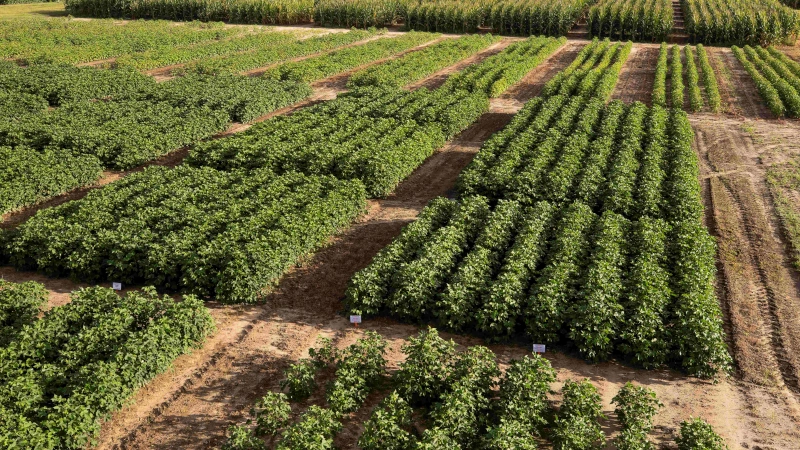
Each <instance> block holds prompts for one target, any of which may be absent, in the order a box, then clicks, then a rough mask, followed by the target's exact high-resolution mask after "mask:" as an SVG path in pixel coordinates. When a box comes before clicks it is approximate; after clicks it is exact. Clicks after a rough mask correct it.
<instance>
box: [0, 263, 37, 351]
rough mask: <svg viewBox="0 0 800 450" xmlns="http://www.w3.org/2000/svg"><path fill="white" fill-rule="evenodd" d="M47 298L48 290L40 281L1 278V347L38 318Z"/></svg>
mask: <svg viewBox="0 0 800 450" xmlns="http://www.w3.org/2000/svg"><path fill="white" fill-rule="evenodd" d="M47 298H48V292H47V290H46V289H45V288H44V286H43V285H41V284H39V283H36V282H33V281H26V282H24V283H12V282H9V281H5V280H2V279H0V347H4V346H6V345H7V344H8V343H9V341H11V340H12V339H14V337H16V335H17V333H19V331H20V330H21V329H22V328H23V327H24V326H26V325H30V324H32V323H33V322H34V321H35V320H36V318H37V316H38V315H39V310H40V309H41V308H42V307H43V306H45V305H46V304H47Z"/></svg>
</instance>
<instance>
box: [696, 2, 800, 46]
mask: <svg viewBox="0 0 800 450" xmlns="http://www.w3.org/2000/svg"><path fill="white" fill-rule="evenodd" d="M682 6H683V12H684V16H685V17H686V32H687V33H689V36H690V38H691V39H692V41H694V42H702V43H704V44H739V45H742V44H751V45H768V44H777V43H780V42H783V41H786V40H789V39H790V38H791V37H792V36H795V37H796V36H797V34H798V31H800V17H799V16H798V12H797V11H795V10H793V9H791V8H789V7H787V6H784V5H782V4H781V3H780V1H778V0H753V1H750V0H683V1H682Z"/></svg>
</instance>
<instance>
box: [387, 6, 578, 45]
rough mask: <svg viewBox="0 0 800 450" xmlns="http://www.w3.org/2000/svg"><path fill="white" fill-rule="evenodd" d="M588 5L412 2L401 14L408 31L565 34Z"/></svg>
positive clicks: (524, 34) (529, 34)
mask: <svg viewBox="0 0 800 450" xmlns="http://www.w3.org/2000/svg"><path fill="white" fill-rule="evenodd" d="M588 3H589V2H587V1H586V0H558V1H542V0H482V1H477V2H468V3H465V2H461V1H457V0H435V1H412V2H409V3H408V4H407V6H406V7H405V10H404V12H403V14H402V18H403V21H404V23H405V27H406V28H407V29H412V30H426V31H440V32H447V33H474V32H476V31H478V28H479V27H488V28H490V29H491V30H492V31H493V32H495V33H498V34H512V35H521V36H531V35H538V34H543V35H548V36H563V35H566V34H567V32H568V31H569V29H570V28H571V27H572V25H573V24H574V23H575V21H576V20H577V19H578V16H580V14H581V13H582V12H583V11H584V8H585V7H586V5H587V4H588Z"/></svg>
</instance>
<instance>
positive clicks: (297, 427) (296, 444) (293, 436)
mask: <svg viewBox="0 0 800 450" xmlns="http://www.w3.org/2000/svg"><path fill="white" fill-rule="evenodd" d="M341 429H342V424H341V422H340V421H339V415H338V414H337V413H336V412H334V411H331V410H329V409H324V408H320V407H319V406H316V405H312V406H309V407H308V410H306V412H304V413H303V415H302V416H300V420H299V421H298V422H297V423H295V424H294V425H292V426H290V427H289V428H287V429H286V431H284V432H283V435H282V436H281V441H280V442H279V443H278V445H277V447H275V448H276V449H277V450H329V449H331V450H332V449H333V448H334V447H333V438H334V436H336V433H338V432H339V430H341Z"/></svg>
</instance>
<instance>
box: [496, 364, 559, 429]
mask: <svg viewBox="0 0 800 450" xmlns="http://www.w3.org/2000/svg"><path fill="white" fill-rule="evenodd" d="M555 381H556V371H555V369H553V367H552V366H551V365H550V361H548V360H546V359H545V358H543V357H541V356H539V355H537V354H534V355H532V356H530V357H529V356H524V357H522V359H520V360H512V361H511V362H510V363H509V366H508V369H506V371H505V373H504V374H503V378H502V379H501V380H500V398H499V400H498V405H497V410H498V416H499V417H501V418H503V419H506V420H509V421H515V422H520V423H521V424H522V425H523V427H524V428H525V429H526V430H529V432H530V430H534V431H536V430H537V429H538V428H540V427H542V426H544V425H546V424H547V422H546V420H545V413H546V411H547V409H548V408H549V407H550V405H549V403H548V401H547V394H548V393H550V383H553V382H555Z"/></svg>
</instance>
